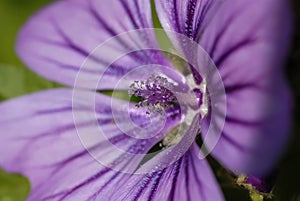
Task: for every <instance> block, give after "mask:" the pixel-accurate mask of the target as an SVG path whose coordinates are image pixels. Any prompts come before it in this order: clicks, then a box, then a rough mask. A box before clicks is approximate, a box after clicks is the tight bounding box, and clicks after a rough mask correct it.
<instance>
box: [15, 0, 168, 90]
mask: <svg viewBox="0 0 300 201" xmlns="http://www.w3.org/2000/svg"><path fill="white" fill-rule="evenodd" d="M107 5H109V6H108V7H107ZM116 13H118V15H116ZM152 27H153V26H152V18H151V6H150V2H148V1H143V0H134V1H132V0H117V1H109V0H104V1H96V0H88V1H80V0H65V1H59V2H55V3H53V4H51V5H49V6H48V7H46V8H45V9H44V10H42V11H40V12H38V13H37V14H36V15H34V16H33V17H32V18H31V19H30V20H29V21H28V22H27V24H26V25H25V26H24V27H23V29H22V30H21V32H20V34H19V38H18V42H17V52H18V54H19V55H20V57H21V58H22V60H23V61H24V62H25V63H26V64H27V65H28V66H29V67H30V68H31V69H33V70H34V71H35V72H37V73H39V74H40V75H43V76H45V77H46V78H49V79H51V80H54V81H57V82H59V83H62V84H67V85H71V86H73V84H74V82H75V79H76V76H77V73H78V72H79V70H80V73H81V74H83V75H84V76H85V78H86V82H87V83H85V84H84V85H83V86H82V87H89V88H95V87H97V85H96V84H97V83H96V84H95V83H90V82H91V81H90V80H92V81H93V80H98V79H99V78H100V77H101V74H102V73H104V72H105V71H106V70H108V72H107V74H106V76H105V77H104V78H103V79H104V81H103V82H102V83H101V84H99V86H98V88H100V89H113V86H114V85H112V84H113V83H115V81H116V80H118V79H119V78H120V77H122V76H123V75H124V74H125V73H126V72H128V71H129V70H130V69H132V68H133V67H136V66H140V65H144V64H148V63H149V62H152V63H158V64H164V61H162V58H161V57H160V56H159V55H160V53H157V52H155V53H153V52H152V51H150V50H149V51H146V52H143V51H138V52H133V53H131V54H129V55H128V56H125V57H124V58H121V59H119V61H115V60H116V59H117V58H115V59H114V61H115V62H114V63H113V64H111V62H110V61H111V60H110V59H109V58H111V57H112V55H116V54H118V55H122V54H126V53H127V52H128V51H129V50H131V49H134V50H135V49H138V50H140V49H144V47H145V46H146V47H147V48H158V47H159V46H158V45H157V43H156V40H155V35H154V32H153V31H148V32H147V34H144V35H142V34H141V35H138V34H135V35H131V36H125V38H120V37H117V38H115V39H114V43H111V44H110V45H111V46H110V47H108V46H105V47H102V48H105V50H104V51H101V54H92V55H90V53H92V51H93V50H94V49H95V48H97V47H98V48H101V45H103V43H104V42H106V41H107V40H108V39H112V37H114V36H116V35H118V34H121V33H123V32H128V31H132V30H136V29H146V28H152ZM133 37H134V38H133ZM98 53H99V52H98ZM87 58H88V59H87ZM86 59H87V60H88V61H86ZM86 62H88V63H89V65H90V67H88V68H86V67H84V65H85V64H86ZM108 67H110V68H109V69H107V68H108ZM83 75H82V76H83Z"/></svg>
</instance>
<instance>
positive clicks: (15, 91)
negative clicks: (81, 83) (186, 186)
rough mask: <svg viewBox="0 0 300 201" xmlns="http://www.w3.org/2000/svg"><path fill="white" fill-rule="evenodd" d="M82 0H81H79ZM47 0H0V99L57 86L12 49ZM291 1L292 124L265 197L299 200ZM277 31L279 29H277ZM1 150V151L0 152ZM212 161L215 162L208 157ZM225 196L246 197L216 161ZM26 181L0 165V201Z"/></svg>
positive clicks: (298, 52)
mask: <svg viewBox="0 0 300 201" xmlns="http://www.w3.org/2000/svg"><path fill="white" fill-rule="evenodd" d="M83 1H84V0H83ZM49 2H51V0H0V86H1V87H0V101H4V100H7V99H10V98H13V97H16V96H20V95H23V94H27V93H30V92H34V91H38V90H43V89H48V88H53V87H57V86H58V84H56V83H53V82H50V81H47V80H45V79H43V78H41V77H39V76H38V75H36V74H34V73H33V72H31V71H30V70H28V69H27V68H26V67H25V66H24V65H23V64H22V62H21V61H20V60H19V59H18V57H17V56H16V54H15V51H14V44H15V39H16V36H17V33H18V30H19V29H20V27H21V26H22V24H23V23H24V22H25V21H26V19H27V18H28V17H29V16H30V15H32V14H33V13H34V12H35V11H37V10H38V9H39V8H41V7H43V6H44V5H46V4H47V3H49ZM299 3H300V2H299V0H295V1H294V2H293V9H294V16H295V34H294V40H293V48H292V50H291V53H290V57H289V59H288V62H287V67H286V73H287V78H288V80H289V82H290V86H291V88H292V90H293V93H294V97H295V110H294V111H295V124H294V129H293V131H292V132H293V137H292V139H291V145H290V147H289V149H288V151H287V152H286V154H285V156H284V157H283V158H282V160H281V162H280V164H279V165H278V167H277V168H276V169H277V170H276V176H275V177H274V179H275V185H274V188H273V194H274V196H273V198H272V199H268V200H274V201H275V200H279V201H300V136H299V135H300V125H299V124H297V123H298V122H299V120H300V108H299V106H298V104H296V103H298V102H299V101H300V62H299V58H300V30H299V26H298V25H300V18H299V15H300V8H299ZM278 31H280V30H278ZM0 154H5V153H0ZM211 163H212V164H214V163H216V162H215V161H211ZM213 166H214V167H215V168H214V169H215V172H216V175H217V177H218V180H219V181H220V183H221V186H222V188H223V191H224V193H225V196H226V198H227V200H229V201H234V200H237V201H246V200H249V199H250V198H249V196H248V192H247V191H246V190H244V189H243V188H242V187H239V186H238V185H236V184H235V183H234V181H233V179H232V177H231V176H230V175H229V174H228V173H227V172H226V171H225V170H224V169H222V167H220V166H219V165H218V164H214V165H213ZM29 190H30V185H29V182H28V180H27V179H26V178H24V177H22V176H21V175H17V174H9V173H5V172H4V171H2V170H1V169H0V201H19V200H20V201H21V200H25V199H26V195H27V194H28V193H29Z"/></svg>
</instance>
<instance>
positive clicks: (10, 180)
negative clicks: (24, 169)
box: [0, 169, 30, 201]
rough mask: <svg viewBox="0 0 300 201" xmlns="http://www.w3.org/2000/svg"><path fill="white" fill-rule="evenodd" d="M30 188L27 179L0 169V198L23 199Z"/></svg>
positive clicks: (14, 200)
mask: <svg viewBox="0 0 300 201" xmlns="http://www.w3.org/2000/svg"><path fill="white" fill-rule="evenodd" d="M29 190H30V185H29V181H28V180H27V179H26V178H25V177H23V176H21V175H19V174H8V173H5V172H4V171H2V170H1V169H0V200H1V201H23V200H25V199H26V196H27V195H28V193H29Z"/></svg>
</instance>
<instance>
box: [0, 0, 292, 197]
mask: <svg viewBox="0 0 300 201" xmlns="http://www.w3.org/2000/svg"><path fill="white" fill-rule="evenodd" d="M155 4H156V9H157V13H158V17H159V19H160V21H161V24H162V26H163V28H164V29H165V30H166V33H167V34H168V36H169V38H170V40H171V42H172V43H173V45H174V49H175V50H176V53H175V54H178V55H179V56H182V57H184V58H186V59H187V60H188V61H189V62H190V61H192V64H189V65H187V66H186V64H182V63H181V64H182V65H181V64H180V65H178V64H174V63H176V62H178V61H179V60H180V59H179V58H177V57H176V56H175V58H176V59H175V61H172V59H171V62H170V58H169V56H166V55H164V54H163V53H162V52H160V51H157V49H159V46H158V44H157V42H156V39H155V32H154V30H152V29H151V28H153V24H152V16H151V5H150V1H144V0H127V1H122V0H114V1H106V0H101V1H100V0H87V1H82V0H63V1H59V2H55V3H53V4H52V5H50V6H48V7H47V8H45V9H44V10H42V11H40V12H39V13H37V14H36V15H35V16H33V17H32V19H31V20H29V22H28V23H27V24H26V25H25V26H24V27H23V29H22V30H21V32H20V35H19V39H18V42H17V51H18V54H19V55H20V57H21V58H22V59H23V61H24V62H25V63H26V64H27V65H28V66H29V67H30V68H31V69H32V70H34V71H35V72H37V73H39V74H40V75H42V76H45V77H46V78H48V79H50V80H53V81H57V82H59V83H62V84H65V85H67V86H70V87H74V86H75V87H74V89H73V90H72V89H68V88H65V89H55V90H49V91H44V92H39V93H36V94H31V95H27V96H24V97H20V98H17V99H14V100H10V101H8V102H4V103H1V105H0V111H1V114H2V115H1V117H0V127H1V135H0V137H1V146H0V152H1V153H2V154H1V157H0V165H1V166H2V167H3V168H4V169H5V170H7V171H10V172H18V173H22V174H24V175H26V176H28V177H29V179H30V181H31V187H32V191H31V193H30V195H29V198H28V199H29V200H101V201H102V200H197V201H198V200H213V201H218V200H224V198H223V195H222V193H221V190H220V189H219V186H218V184H217V182H216V180H215V178H214V175H213V173H212V171H211V169H210V167H209V165H208V163H207V161H206V160H204V159H202V160H200V159H199V157H200V158H202V156H203V158H204V157H205V155H206V153H204V152H201V151H200V149H199V147H198V145H197V144H196V143H195V142H194V139H195V137H196V136H197V135H199V133H200V131H201V134H202V138H203V139H204V141H205V139H207V137H210V136H208V133H210V125H215V127H214V129H213V131H216V133H215V134H216V135H217V131H220V132H221V133H220V134H221V136H220V139H219V138H218V136H217V140H218V141H217V144H216V145H215V144H214V143H212V144H211V145H212V146H211V147H210V141H209V140H208V141H209V142H208V145H209V146H208V148H209V150H210V149H212V148H213V149H212V150H211V151H212V153H211V154H212V155H213V156H214V157H215V158H216V159H217V160H219V161H220V162H221V163H222V164H223V165H224V166H225V167H226V168H228V169H230V170H232V171H234V172H237V173H245V174H251V175H255V176H257V177H263V176H265V174H267V172H268V171H270V170H271V168H272V167H273V166H274V164H275V163H276V160H277V158H278V156H279V154H280V153H281V152H282V149H283V147H284V145H285V144H286V141H287V139H288V136H287V132H288V128H289V122H290V105H291V103H290V94H289V90H288V89H287V85H286V82H285V79H284V76H283V72H282V66H283V64H284V58H285V56H286V53H287V52H286V50H287V49H288V43H289V34H290V22H289V9H288V5H287V1H285V0H264V1H259V0H243V1H240V0H225V1H223V0H216V1H213V0H156V1H155ZM149 28H150V29H149ZM137 29H138V30H141V31H136V32H130V31H132V30H137ZM142 30H144V31H142ZM168 30H171V31H174V32H177V33H180V34H183V35H184V36H186V37H187V39H185V38H181V37H180V35H176V34H174V33H173V32H171V31H168ZM124 32H127V33H129V34H127V35H126V34H125V37H123V36H124V35H123V36H122V35H121V36H120V37H115V38H113V40H111V37H114V36H116V35H118V34H121V33H124ZM102 43H104V47H103V46H102V47H100V49H99V47H98V45H100V44H102ZM195 44H199V45H200V46H201V47H202V48H203V49H204V50H205V51H206V52H207V53H208V55H209V56H210V57H211V59H212V61H213V62H214V63H215V65H216V67H217V71H212V74H210V72H211V71H207V72H206V69H207V68H213V67H214V64H213V63H212V62H210V58H208V55H206V53H205V52H204V51H203V50H201V49H195V48H196V46H195ZM97 47H98V48H97ZM95 48H96V49H95ZM138 49H141V50H143V51H135V50H138ZM145 49H146V50H145ZM93 50H94V52H93V53H92V54H90V53H91V52H92V51H93ZM124 52H126V53H127V52H128V54H126V55H123V53H124ZM116 55H117V58H118V59H117V60H113V58H114V57H115V56H116ZM111 61H112V62H111ZM194 61H195V63H193V62H194ZM183 63H184V62H183ZM82 64H83V65H82ZM194 64H197V65H194ZM107 66H108V68H106V67H107ZM141 66H145V67H143V68H142V70H139V67H141ZM188 66H189V67H188ZM134 69H138V70H136V71H134ZM132 71H133V72H132ZM203 71H205V72H203ZM204 74H205V75H204ZM218 78H221V81H222V82H220V79H218ZM120 80H121V82H120ZM223 84H224V88H225V92H226V93H225V94H224V93H220V94H217V95H215V94H214V93H213V91H211V90H210V88H209V86H211V87H212V88H211V89H213V90H217V91H218V90H221V92H222V86H223ZM219 86H221V88H218V87H219ZM94 90H125V91H126V93H127V92H129V94H130V95H132V96H135V98H138V102H137V103H133V102H131V103H128V102H126V101H124V100H118V99H116V98H114V97H108V96H106V95H103V94H100V93H94ZM223 95H226V105H225V107H221V108H222V109H221V110H220V111H219V113H218V107H217V103H219V102H218V101H220V103H222V101H224V99H222V98H224V96H223ZM214 99H217V100H214ZM219 99H220V100H219ZM214 101H216V102H214ZM214 103H216V104H214ZM126 104H127V107H123V106H124V105H126ZM136 106H138V107H136ZM224 109H226V110H224ZM214 110H215V112H216V114H213V111H214ZM224 112H226V113H224ZM128 117H129V118H128ZM222 119H224V120H225V124H224V125H222V121H223V120H222ZM132 122H133V124H132ZM177 131H178V132H177ZM77 134H78V135H79V137H80V138H79V137H78V135H77ZM209 139H210V138H209ZM213 141H214V140H213ZM156 144H159V145H160V146H161V149H160V150H159V151H158V153H157V152H155V155H151V154H147V153H148V152H149V150H151V148H152V147H154V146H155V145H156ZM83 145H84V146H83ZM214 145H215V146H214ZM145 154H147V155H145ZM145 156H150V157H149V158H148V159H147V160H143V159H145ZM95 159H97V160H98V161H99V162H100V163H97V162H96V161H95ZM141 164H142V165H141ZM140 165H141V166H140ZM116 170H118V171H116ZM133 172H135V173H136V174H129V173H133Z"/></svg>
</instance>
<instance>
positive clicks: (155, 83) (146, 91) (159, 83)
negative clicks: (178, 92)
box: [128, 74, 178, 114]
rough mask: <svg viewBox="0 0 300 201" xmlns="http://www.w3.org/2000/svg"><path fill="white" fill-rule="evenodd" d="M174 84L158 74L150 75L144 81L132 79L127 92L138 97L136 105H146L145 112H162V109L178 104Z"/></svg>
mask: <svg viewBox="0 0 300 201" xmlns="http://www.w3.org/2000/svg"><path fill="white" fill-rule="evenodd" d="M173 91H174V84H173V83H171V82H169V81H168V79H167V78H165V77H162V76H160V75H155V74H153V75H151V76H150V77H149V78H148V79H147V80H146V81H134V83H132V84H131V85H130V90H129V91H128V94H129V95H130V96H131V95H133V96H135V97H138V98H140V99H141V100H140V101H139V102H138V103H137V104H136V107H147V114H150V113H152V112H155V113H160V114H162V113H163V112H164V110H166V109H170V108H173V107H175V106H176V105H178V101H177V99H176V96H175V94H174V92H173Z"/></svg>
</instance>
